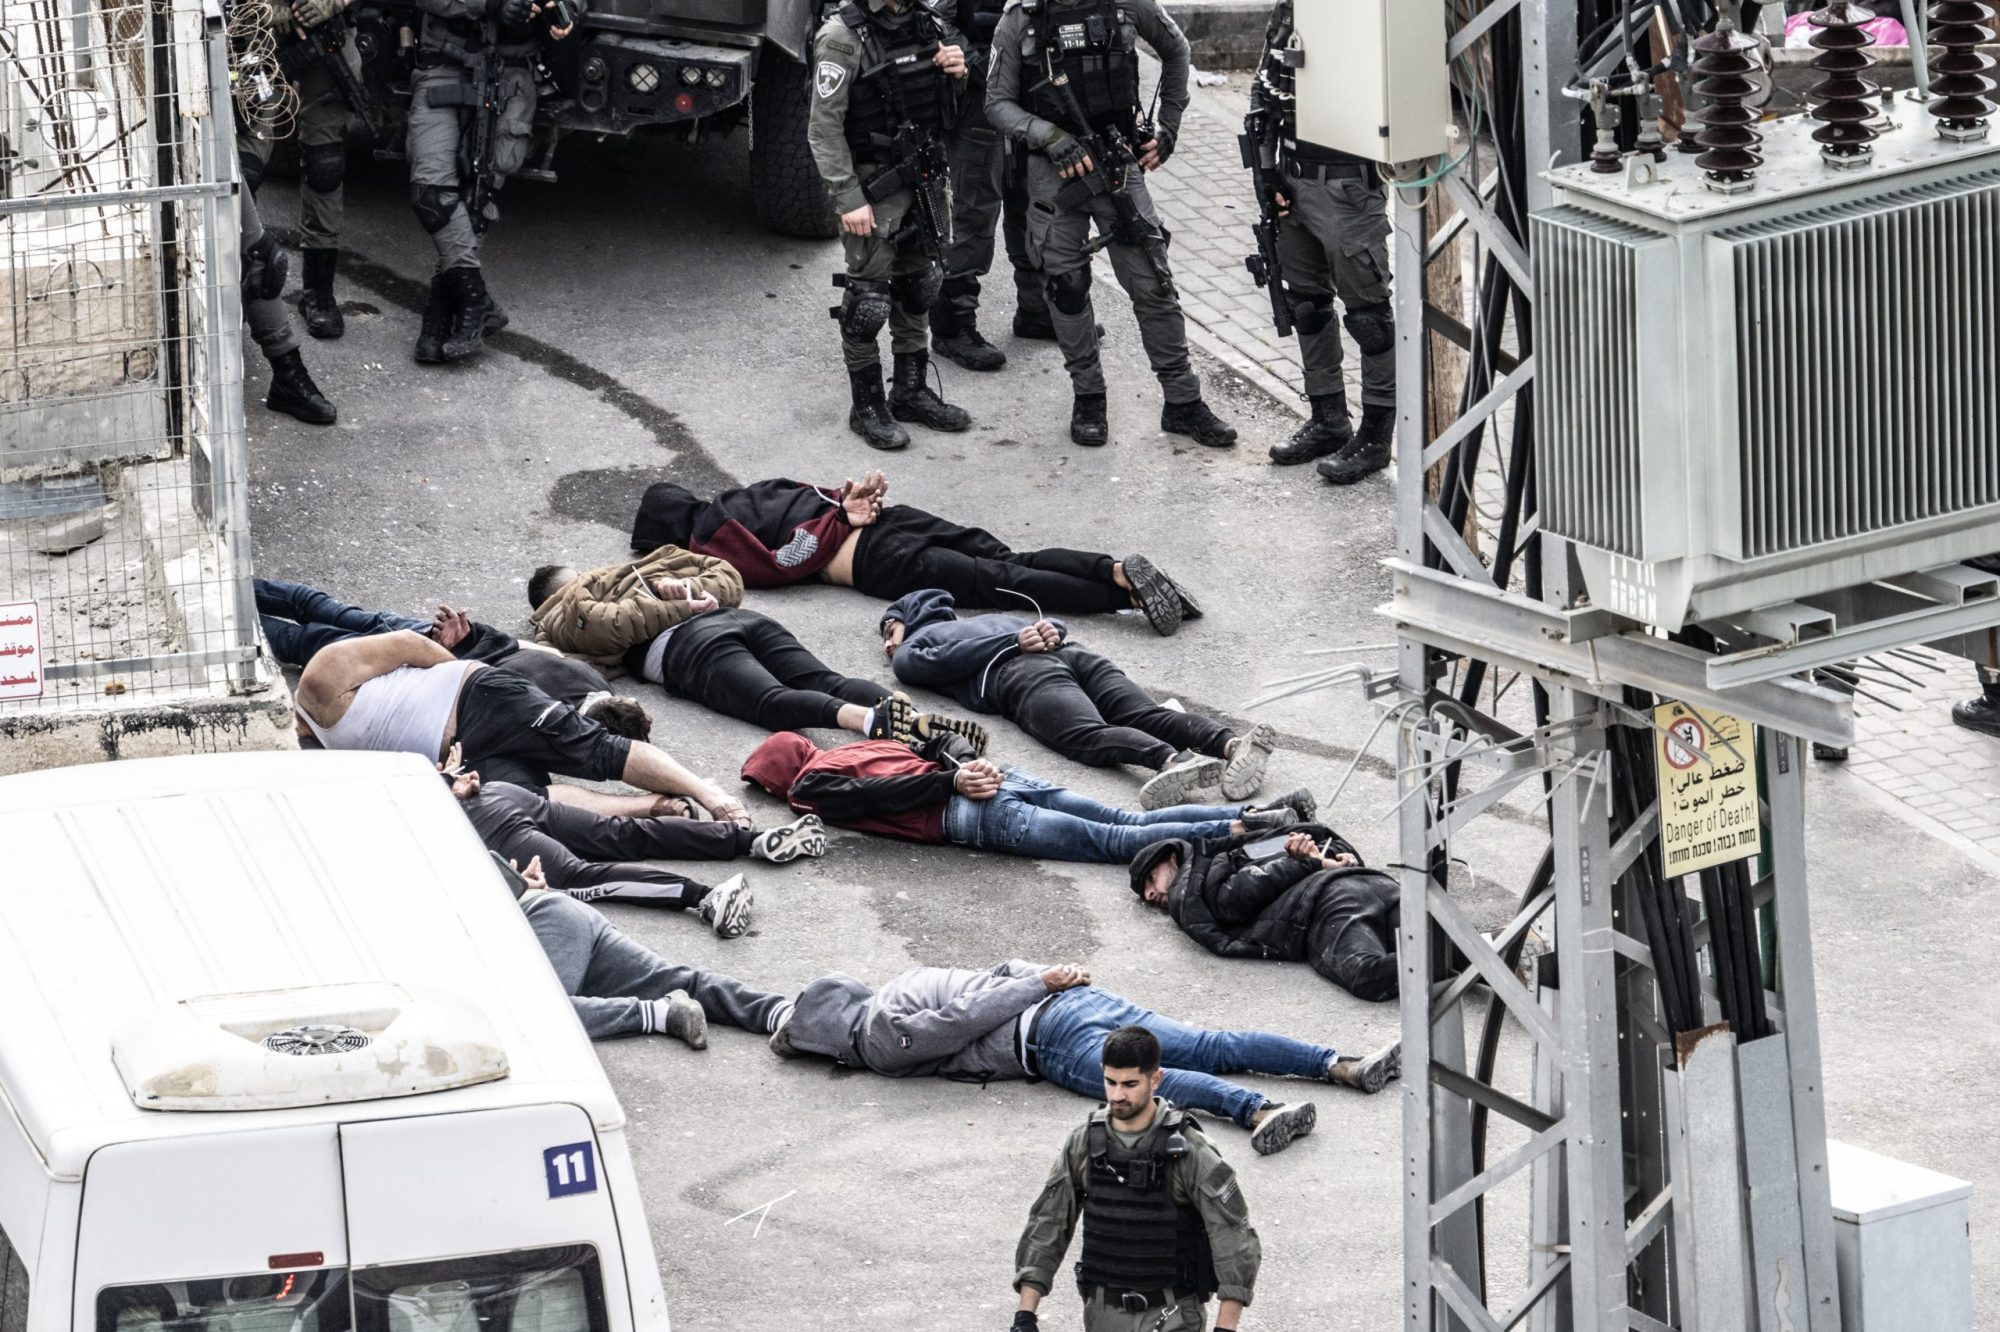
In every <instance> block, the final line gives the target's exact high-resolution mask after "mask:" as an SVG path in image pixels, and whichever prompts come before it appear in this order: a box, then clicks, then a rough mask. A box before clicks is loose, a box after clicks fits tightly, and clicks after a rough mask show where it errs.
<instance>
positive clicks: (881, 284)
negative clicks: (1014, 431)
mask: <svg viewBox="0 0 2000 1332" xmlns="http://www.w3.org/2000/svg"><path fill="white" fill-rule="evenodd" d="M813 49H814V50H815V51H816V52H817V54H816V56H815V57H814V58H815V60H816V61H817V62H818V68H817V69H816V71H815V73H814V87H813V91H814V93H815V96H814V97H813V107H812V125H811V128H810V130H809V131H808V139H809V141H810V143H811V144H812V152H813V160H814V161H815V162H816V163H817V164H818V166H819V174H820V177H821V179H823V180H824V181H825V182H826V188H827V193H828V194H830V195H832V196H833V206H834V209H835V210H836V211H837V212H838V213H839V214H840V229H841V232H842V235H841V241H842V243H843V245H844V246H845V248H846V251H847V273H846V276H845V277H844V278H841V279H836V282H838V283H839V284H840V285H842V286H844V287H845V288H846V290H847V294H846V298H845V299H844V300H843V301H842V302H841V303H840V304H839V305H838V306H835V307H834V310H833V316H834V318H836V319H838V320H839V321H840V344H841V350H842V352H843V353H844V354H845V356H846V360H847V377H848V381H849V384H850V385H851V387H852V390H853V396H854V409H853V410H852V411H851V412H849V413H848V417H847V428H848V429H849V430H852V431H853V432H854V433H855V434H857V435H859V436H861V437H862V438H863V439H865V440H867V441H868V445H869V447H870V448H876V449H901V448H907V447H909V443H910V432H909V431H907V430H905V429H903V427H902V426H900V425H898V424H897V422H898V421H915V422H916V423H917V424H919V425H922V426H927V427H929V428H930V429H932V430H948V431H953V432H956V431H961V430H969V429H970V428H971V427H972V417H971V416H970V415H969V414H967V412H966V411H965V409H964V408H962V407H954V406H952V405H951V404H949V403H947V402H946V401H945V400H944V399H943V398H940V397H939V396H938V395H937V394H936V393H934V392H932V391H931V388H930V385H929V383H928V381H927V375H928V371H929V368H930V349H931V338H930V330H929V329H928V328H927V327H926V325H925V322H924V321H925V318H926V316H927V315H928V314H929V313H930V308H931V306H932V305H933V304H935V303H936V301H937V298H938V291H939V289H940V288H941V286H942V284H943V282H944V271H943V269H942V268H941V267H940V266H939V265H938V264H937V263H936V262H934V261H933V260H932V258H931V257H930V255H929V254H927V253H926V252H925V249H924V246H925V244H926V237H925V236H923V235H922V234H921V232H922V229H923V223H922V221H921V220H920V219H919V218H918V217H916V216H914V215H913V210H914V209H916V207H917V198H916V193H915V190H914V189H913V188H912V183H911V182H910V181H909V180H907V179H904V178H894V179H883V180H882V182H881V183H880V184H877V185H875V186H874V188H873V189H872V190H871V189H870V187H869V183H870V181H871V180H875V179H880V178H881V173H883V172H885V171H887V172H892V173H893V172H894V171H895V170H896V168H899V167H902V166H904V165H905V164H906V163H907V162H908V160H909V159H907V158H905V159H903V160H902V161H898V160H896V159H897V157H898V155H899V154H898V153H897V151H896V150H895V149H894V148H893V147H892V145H891V144H890V142H889V140H890V138H891V136H892V135H893V134H894V133H895V132H896V129H897V126H898V125H900V124H904V123H908V124H912V125H915V126H916V127H917V129H918V130H920V131H922V132H923V133H924V134H926V135H928V136H930V137H931V141H932V142H935V141H936V140H937V139H939V138H942V136H943V135H944V133H945V130H946V128H947V126H948V124H949V123H950V120H951V118H952V116H953V115H954V111H955V103H956V102H957V100H958V97H959V89H958V88H955V87H954V85H953V83H952V82H951V81H952V80H958V81H959V84H961V85H962V84H963V82H964V80H965V78H966V76H967V73H968V70H967V66H966V63H965V48H964V46H963V39H962V38H961V37H960V36H959V35H958V33H957V31H956V30H955V29H953V28H952V27H951V25H949V24H948V23H946V22H945V21H944V20H943V19H942V18H940V17H939V16H938V15H937V14H935V13H934V12H932V11H931V10H929V9H927V8H925V6H924V5H923V4H922V3H921V0H846V3H844V4H842V5H841V7H840V8H839V9H838V10H836V11H835V12H834V15H833V17H832V18H829V19H828V20H827V21H826V26H824V27H822V28H821V29H820V30H819V36H818V37H817V38H815V39H814V42H813ZM906 146H908V145H906ZM918 188H926V186H922V185H919V186H918ZM927 188H929V189H931V190H932V191H933V198H934V200H935V201H936V202H937V203H938V205H939V207H940V209H941V210H942V208H943V206H944V205H943V200H944V198H945V193H944V189H943V187H942V183H941V182H939V183H936V184H931V185H929V186H928V187H927ZM939 221H940V222H941V223H942V224H943V225H944V226H946V227H949V224H950V223H949V218H948V216H945V215H943V214H942V212H941V213H940V217H939ZM935 239H936V240H937V241H938V242H940V243H942V244H943V245H946V246H949V245H950V243H951V237H950V235H949V234H948V233H947V234H944V235H941V236H939V237H936V238H935ZM884 324H887V325H888V326H889V347H890V350H891V351H893V352H894V353H895V356H896V371H895V382H894V385H893V386H892V388H891V391H890V393H889V397H888V401H887V402H886V403H885V402H884V401H883V397H882V351H881V348H880V347H879V346H878V345H877V344H876V337H877V335H879V334H880V333H881V331H882V326H883V325H884Z"/></svg>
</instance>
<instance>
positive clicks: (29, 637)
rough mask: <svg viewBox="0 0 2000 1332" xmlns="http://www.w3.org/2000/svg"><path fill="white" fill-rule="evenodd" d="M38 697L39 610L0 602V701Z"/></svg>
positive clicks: (33, 605)
mask: <svg viewBox="0 0 2000 1332" xmlns="http://www.w3.org/2000/svg"><path fill="white" fill-rule="evenodd" d="M41 696H42V608H41V606H40V605H38V604H37V603H35V602H32V601H0V702H7V701H10V700H13V699H19V698H40V697H41Z"/></svg>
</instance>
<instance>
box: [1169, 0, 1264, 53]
mask: <svg viewBox="0 0 2000 1332" xmlns="http://www.w3.org/2000/svg"><path fill="white" fill-rule="evenodd" d="M1166 10H1167V13H1168V14H1170V15H1172V16H1173V20H1174V22H1176V23H1178V24H1180V27H1181V31H1182V32H1184V33H1186V34H1187V39H1188V43H1189V44H1190V45H1191V46H1193V47H1194V63H1195V67H1196V68H1197V69H1255V68H1257V65H1258V62H1259V61H1261V60H1262V59H1263V58H1264V31H1265V29H1266V28H1267V27H1268V26H1269V25H1270V22H1271V6H1270V4H1269V3H1267V0H1167V5H1166Z"/></svg>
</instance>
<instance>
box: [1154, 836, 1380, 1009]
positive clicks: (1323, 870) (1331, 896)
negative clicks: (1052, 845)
mask: <svg viewBox="0 0 2000 1332" xmlns="http://www.w3.org/2000/svg"><path fill="white" fill-rule="evenodd" d="M1132 891H1133V892H1135V893H1137V894H1138V895H1139V897H1140V898H1141V900H1143V901H1144V902H1145V903H1146V904H1147V905H1148V906H1153V907H1159V908H1161V909H1162V910H1164V911H1165V912H1166V913H1167V914H1168V915H1170V916H1172V917H1173V920H1174V923H1175V924H1176V925H1178V926H1180V927H1181V929H1182V931H1183V932H1185V933H1186V934H1187V936H1188V937H1189V938H1190V939H1193V940H1194V941H1195V942H1196V943H1198V944H1200V945H1201V946H1202V947H1203V948H1206V949H1207V950H1208V951H1209V952H1211V953H1214V954H1215V955H1216V956H1218V957H1252V958H1272V959H1275V960H1278V961H1281V962H1308V963H1311V964H1312V969H1313V970H1314V971H1317V972H1318V973H1319V974H1320V975H1322V976H1324V977H1326V978H1327V979H1328V980H1330V981H1332V982H1333V983H1334V984H1335V985H1338V986H1340V987H1341V988H1342V989H1344V990H1346V991H1347V992H1348V993H1349V994H1352V995H1353V996H1354V997H1355V998H1357V999H1366V1000H1368V1001H1370V1002H1371V1003H1372V1002H1376V1001H1379V1000H1383V999H1394V998H1395V997H1396V991H1397V971H1396V929H1397V924H1398V922H1399V921H1400V919H1401V909H1400V908H1401V902H1402V892H1401V890H1400V889H1399V888H1398V887H1397V886H1396V881H1395V879H1393V878H1391V877H1390V876H1389V875H1387V874H1384V873H1383V872H1382V871H1380V870H1375V869H1369V868H1368V867H1367V866H1366V865H1364V864H1362V862H1361V856H1360V855H1359V853H1357V852H1356V851H1355V849H1354V848H1353V847H1351V846H1349V845H1348V844H1347V843H1346V842H1345V841H1343V840H1342V839H1341V838H1340V836H1339V835H1338V834H1336V833H1334V832H1333V831H1331V830H1330V829H1327V828H1322V827H1318V826H1316V825H1307V826H1301V827H1298V828H1289V829H1286V830H1285V832H1283V833H1280V834H1277V835H1275V836H1267V835H1264V834H1261V833H1253V834H1250V835H1248V836H1243V837H1224V838H1210V839H1208V840H1206V841H1189V840H1185V839H1176V840H1167V841H1159V842H1155V843H1153V844H1152V845H1151V846H1149V847H1147V848H1145V849H1144V850H1142V851H1141V852H1139V854H1138V855H1137V856H1136V857H1134V858H1133V861H1132Z"/></svg>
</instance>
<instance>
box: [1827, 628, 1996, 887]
mask: <svg viewBox="0 0 2000 1332" xmlns="http://www.w3.org/2000/svg"><path fill="white" fill-rule="evenodd" d="M1933 659H1934V661H1935V663H1936V664H1937V665H1938V666H1941V667H1943V670H1941V671H1933V670H1926V669H1924V668H1923V667H1921V666H1917V665H1914V664H1911V663H1908V662H1901V661H1899V662H1898V663H1897V669H1899V670H1902V671H1904V672H1905V673H1906V674H1908V675H1909V676H1911V677H1912V678H1913V680H1914V681H1915V684H1914V685H1913V684H1912V683H1911V682H1910V681H1896V682H1895V683H1897V684H1901V685H1902V686H1903V687H1904V688H1905V689H1906V690H1908V691H1909V692H1907V693H1899V692H1897V691H1896V690H1894V689H1892V688H1890V687H1889V686H1888V685H1886V684H1883V683H1878V682H1876V681H1875V680H1872V679H1871V681H1870V682H1869V683H1868V684H1867V685H1866V686H1865V687H1866V688H1867V689H1868V690H1869V691H1870V692H1871V693H1874V694H1878V695H1880V696H1881V698H1882V699H1884V700H1887V701H1888V702H1887V703H1885V702H1879V701H1876V700H1873V699H1867V698H1863V699H1859V700H1857V701H1856V703H1855V708H1854V717H1855V728H1854V729H1855V742H1854V747H1853V749H1852V750H1851V751H1850V752H1849V756H1848V760H1847V762H1846V763H1845V764H1844V765H1841V766H1842V767H1844V769H1845V771H1844V773H1842V774H1841V777H1842V779H1844V780H1851V781H1856V782H1859V783H1861V784H1863V785H1865V786H1867V787H1868V788H1870V789H1871V790H1873V791H1875V792H1877V793H1878V794H1879V795H1880V796H1882V797H1884V798H1886V799H1887V800H1889V801H1891V802H1893V804H1895V805H1896V806H1898V807H1899V812H1901V813H1903V814H1904V815H1905V816H1906V817H1908V818H1909V819H1910V821H1912V822H1914V823H1916V824H1918V825H1919V826H1920V827H1923V828H1924V829H1925V830H1926V831H1929V832H1930V833H1932V834H1933V835H1935V836H1937V837H1939V838H1941V839H1942V840H1944V841H1946V842H1949V843H1951V844H1953V845H1955V846H1957V847H1958V848H1959V849H1960V850H1962V851H1967V852H1974V853H1979V854H1981V855H1983V856H1984V857H1986V858H1989V859H1990V861H1991V862H1993V863H1995V864H1996V865H2000V739H1996V738H1994V737H1993V736H1989V735H1981V734H1979V733H1978V732H1976V731H1968V730H1966V729H1965V728H1964V727H1962V726H1958V725H1955V724H1954V723H1953V722H1952V720H1951V705H1952V704H1954V703H1957V702H1959V701H1960V700H1962V699H1967V698H1971V697H1973V696H1974V695H1975V694H1977V693H1978V692H1979V685H1978V683H1977V682H1976V681H1975V680H1974V678H1973V671H1972V667H1971V666H1970V665H1969V664H1967V663H1965V662H1963V661H1959V660H1957V659H1956V658H1952V657H1936V656H1934V658H1933ZM1888 703H1893V704H1894V708H1896V709H1901V710H1900V711H1896V710H1893V709H1892V708H1891V707H1890V706H1888ZM1814 766H1815V768H1818V769H1821V770H1824V769H1826V768H1828V767H1830V766H1833V765H1829V764H1825V763H1816V764H1815V765H1814Z"/></svg>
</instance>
